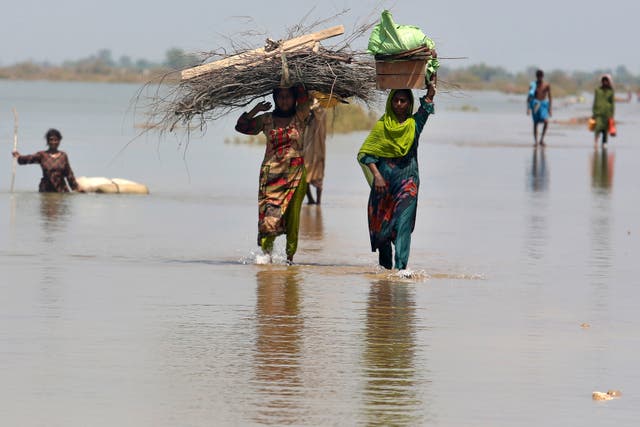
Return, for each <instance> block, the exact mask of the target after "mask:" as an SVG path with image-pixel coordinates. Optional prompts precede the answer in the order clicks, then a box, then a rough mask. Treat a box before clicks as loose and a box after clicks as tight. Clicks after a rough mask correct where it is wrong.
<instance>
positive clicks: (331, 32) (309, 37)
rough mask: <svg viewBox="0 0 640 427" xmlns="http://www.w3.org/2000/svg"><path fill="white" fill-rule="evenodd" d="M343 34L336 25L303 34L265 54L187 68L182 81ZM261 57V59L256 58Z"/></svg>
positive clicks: (257, 51) (252, 52)
mask: <svg viewBox="0 0 640 427" xmlns="http://www.w3.org/2000/svg"><path fill="white" fill-rule="evenodd" d="M340 34H344V26H343V25H338V26H335V27H331V28H327V29H326V30H322V31H318V32H317V33H311V34H305V35H302V36H300V37H295V38H292V39H289V40H285V41H284V42H282V45H281V47H280V49H276V50H274V51H270V52H267V51H265V49H264V48H263V47H261V48H259V49H254V50H250V51H247V52H244V53H241V54H238V55H233V56H230V57H228V58H224V59H221V60H219V61H214V62H209V63H208V64H203V65H198V66H197V67H193V68H187V69H186V70H182V72H181V74H180V75H181V77H182V80H187V79H192V78H194V77H198V76H201V75H203V74H206V73H209V72H211V71H213V70H217V69H219V68H225V67H229V66H232V65H241V64H246V63H247V62H251V63H255V62H256V61H257V60H258V59H267V58H270V57H273V56H278V55H280V54H281V52H292V51H296V50H299V49H302V48H305V47H312V46H313V45H314V44H315V43H316V42H319V41H321V40H324V39H328V38H331V37H335V36H339V35H340ZM257 56H261V57H262V58H256V57H257Z"/></svg>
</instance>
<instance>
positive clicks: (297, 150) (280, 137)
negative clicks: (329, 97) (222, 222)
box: [236, 84, 311, 264]
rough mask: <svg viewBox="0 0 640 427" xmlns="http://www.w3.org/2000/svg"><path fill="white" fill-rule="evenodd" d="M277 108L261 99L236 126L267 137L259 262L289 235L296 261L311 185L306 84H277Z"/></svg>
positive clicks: (290, 253)
mask: <svg viewBox="0 0 640 427" xmlns="http://www.w3.org/2000/svg"><path fill="white" fill-rule="evenodd" d="M273 100H274V102H275V109H274V110H273V111H272V112H268V113H264V114H259V115H258V113H261V112H266V111H269V110H270V109H271V103H270V102H265V101H263V102H259V103H258V104H257V105H256V106H255V107H253V109H252V110H251V111H249V112H248V113H243V114H242V115H241V116H240V118H239V119H238V122H237V124H236V130H237V131H238V132H241V133H244V134H247V135H257V134H259V133H260V132H263V133H264V134H265V136H266V137H267V145H266V149H265V153H264V160H263V161H262V165H261V167H260V186H259V188H258V246H260V247H261V248H262V251H263V255H262V256H259V257H258V259H257V262H258V263H270V262H271V252H272V251H273V243H274V241H275V238H276V237H277V236H279V235H281V234H286V236H287V245H286V253H287V263H288V264H292V263H293V256H294V255H295V253H296V250H297V248H298V230H299V226H300V209H301V207H302V202H303V201H304V197H305V194H306V191H307V180H306V171H305V167H304V157H303V148H304V147H303V139H302V134H303V132H304V129H305V124H306V120H307V118H308V117H309V110H310V104H311V103H310V96H309V95H308V93H307V91H306V89H305V88H304V86H303V85H302V84H295V85H293V86H289V85H286V84H281V85H280V87H277V88H275V89H274V90H273Z"/></svg>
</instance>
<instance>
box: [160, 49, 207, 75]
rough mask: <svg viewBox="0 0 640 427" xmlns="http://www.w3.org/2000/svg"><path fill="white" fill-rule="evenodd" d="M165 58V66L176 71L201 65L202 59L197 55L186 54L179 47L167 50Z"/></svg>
mask: <svg viewBox="0 0 640 427" xmlns="http://www.w3.org/2000/svg"><path fill="white" fill-rule="evenodd" d="M165 56H166V59H165V62H164V63H165V65H166V66H168V67H170V68H173V69H176V70H179V69H182V68H187V67H192V66H194V65H197V64H199V63H200V58H198V56H197V55H194V54H192V53H186V52H185V51H184V50H182V49H180V48H177V47H173V48H171V49H169V50H167V53H166V55H165Z"/></svg>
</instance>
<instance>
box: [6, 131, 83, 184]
mask: <svg viewBox="0 0 640 427" xmlns="http://www.w3.org/2000/svg"><path fill="white" fill-rule="evenodd" d="M45 139H46V141H47V146H48V149H47V150H46V151H38V152H37V153H35V154H28V155H24V156H23V155H20V153H19V152H18V151H17V150H14V151H13V152H12V154H13V157H14V158H15V159H17V161H18V163H19V164H21V165H27V164H33V163H38V164H40V167H41V168H42V179H41V180H40V186H39V191H40V192H41V193H67V192H69V188H68V187H71V189H72V190H74V191H78V192H84V190H83V189H82V188H81V187H80V185H78V182H77V181H76V178H75V176H74V175H73V170H72V169H71V165H70V164H69V157H68V156H67V153H65V152H64V151H60V150H58V147H59V146H60V141H61V140H62V134H61V133H60V131H59V130H57V129H49V130H48V131H47V133H46V134H45ZM67 184H68V186H67Z"/></svg>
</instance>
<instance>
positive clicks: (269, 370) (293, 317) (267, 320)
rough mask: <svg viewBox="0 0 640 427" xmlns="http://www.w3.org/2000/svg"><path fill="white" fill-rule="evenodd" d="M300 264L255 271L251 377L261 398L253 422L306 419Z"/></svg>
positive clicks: (277, 423)
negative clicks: (254, 333) (298, 268)
mask: <svg viewBox="0 0 640 427" xmlns="http://www.w3.org/2000/svg"><path fill="white" fill-rule="evenodd" d="M300 280H301V279H300V275H299V273H298V270H297V269H291V268H288V269H264V270H260V271H258V272H257V273H256V281H257V288H256V292H257V299H256V321H257V324H256V343H255V347H256V348H255V355H254V359H253V375H254V378H253V380H252V382H253V384H254V386H255V390H256V392H257V395H258V399H260V400H261V401H260V402H259V403H258V404H257V405H256V408H257V413H256V414H255V418H254V421H255V422H257V423H260V424H269V425H284V424H304V421H305V419H306V417H305V415H304V411H303V408H302V407H301V399H302V398H303V395H304V392H305V388H304V383H303V379H302V378H301V359H302V354H301V353H302V344H303V343H302V338H303V328H304V322H303V318H302V315H301V309H300V305H301V303H300V300H301V297H300Z"/></svg>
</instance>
